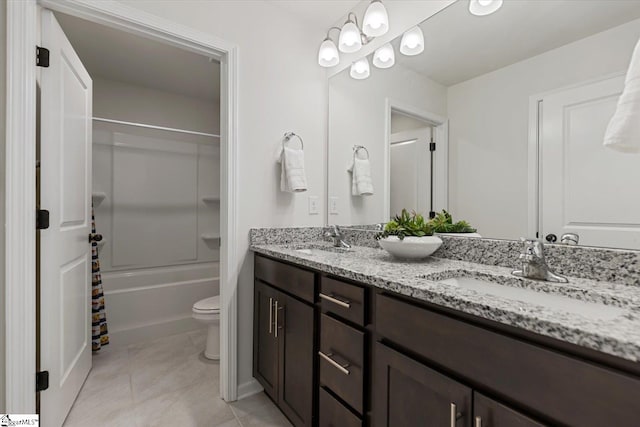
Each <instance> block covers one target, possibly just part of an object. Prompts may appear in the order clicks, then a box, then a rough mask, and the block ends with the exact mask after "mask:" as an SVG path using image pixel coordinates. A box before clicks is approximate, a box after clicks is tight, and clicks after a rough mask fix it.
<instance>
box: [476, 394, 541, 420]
mask: <svg viewBox="0 0 640 427" xmlns="http://www.w3.org/2000/svg"><path fill="white" fill-rule="evenodd" d="M473 427H544V424H540V423H539V422H537V421H534V420H532V419H531V418H529V417H527V416H526V415H523V414H521V413H520V412H517V411H515V410H514V409H512V408H509V407H508V406H506V405H503V404H502V403H500V402H496V401H495V400H493V399H490V398H488V397H487V396H484V395H482V394H481V393H478V392H474V393H473Z"/></svg>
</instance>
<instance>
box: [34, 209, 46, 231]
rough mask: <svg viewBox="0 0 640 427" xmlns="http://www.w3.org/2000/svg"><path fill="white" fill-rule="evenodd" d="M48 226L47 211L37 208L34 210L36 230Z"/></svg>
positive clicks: (44, 228)
mask: <svg viewBox="0 0 640 427" xmlns="http://www.w3.org/2000/svg"><path fill="white" fill-rule="evenodd" d="M47 228H49V211H48V210H46V209H38V210H37V211H36V230H46V229H47Z"/></svg>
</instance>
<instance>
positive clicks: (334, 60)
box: [318, 39, 340, 67]
mask: <svg viewBox="0 0 640 427" xmlns="http://www.w3.org/2000/svg"><path fill="white" fill-rule="evenodd" d="M338 62H340V55H339V54H338V48H337V47H336V44H335V43H334V42H333V41H332V40H331V39H325V40H324V41H323V42H322V44H321V45H320V50H319V51H318V64H320V66H322V67H333V66H335V65H338Z"/></svg>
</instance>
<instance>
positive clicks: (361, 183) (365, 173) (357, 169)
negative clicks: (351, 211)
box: [348, 156, 373, 196]
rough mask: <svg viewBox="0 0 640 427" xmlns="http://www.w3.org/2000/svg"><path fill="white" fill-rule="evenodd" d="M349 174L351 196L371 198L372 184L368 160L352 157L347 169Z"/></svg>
mask: <svg viewBox="0 0 640 427" xmlns="http://www.w3.org/2000/svg"><path fill="white" fill-rule="evenodd" d="M348 170H349V172H351V194H352V195H354V196H371V195H372V194H373V182H372V180H371V164H370V163H369V159H359V158H357V157H356V156H354V159H353V163H352V164H351V166H350V167H349V169H348Z"/></svg>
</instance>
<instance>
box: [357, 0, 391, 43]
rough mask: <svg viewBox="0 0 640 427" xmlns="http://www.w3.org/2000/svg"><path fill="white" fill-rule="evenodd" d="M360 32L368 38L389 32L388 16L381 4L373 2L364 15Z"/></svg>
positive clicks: (375, 0)
mask: <svg viewBox="0 0 640 427" xmlns="http://www.w3.org/2000/svg"><path fill="white" fill-rule="evenodd" d="M362 31H363V32H364V33H365V34H366V35H367V36H369V37H378V36H382V35H384V34H386V33H387V31H389V15H388V14H387V9H386V8H385V7H384V5H383V4H382V2H380V1H378V0H374V1H372V2H371V4H370V5H369V7H368V8H367V11H366V12H365V13H364V20H363V21H362Z"/></svg>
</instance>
